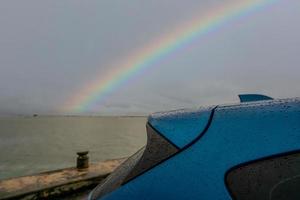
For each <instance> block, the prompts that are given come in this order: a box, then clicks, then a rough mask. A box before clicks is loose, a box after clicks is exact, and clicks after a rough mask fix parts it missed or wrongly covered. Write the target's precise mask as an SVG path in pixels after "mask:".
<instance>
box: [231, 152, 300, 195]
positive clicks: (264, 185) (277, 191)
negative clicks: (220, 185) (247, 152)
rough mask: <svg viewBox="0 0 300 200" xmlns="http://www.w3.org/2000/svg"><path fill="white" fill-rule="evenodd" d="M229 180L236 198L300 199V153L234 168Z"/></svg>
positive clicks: (232, 193)
mask: <svg viewBox="0 0 300 200" xmlns="http://www.w3.org/2000/svg"><path fill="white" fill-rule="evenodd" d="M226 183H227V186H228V189H229V191H230V193H231V195H232V197H233V199H236V200H254V199H255V200H300V153H293V154H289V155H281V156H277V157H272V158H268V159H265V160H260V161H256V162H252V163H250V164H249V163H248V164H246V165H244V166H241V167H238V168H235V169H233V170H231V171H229V172H228V173H227V176H226Z"/></svg>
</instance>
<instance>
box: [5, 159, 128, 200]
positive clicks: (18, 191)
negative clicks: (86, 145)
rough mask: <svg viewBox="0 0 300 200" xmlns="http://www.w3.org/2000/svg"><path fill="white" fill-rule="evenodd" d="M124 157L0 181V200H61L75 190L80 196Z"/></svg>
mask: <svg viewBox="0 0 300 200" xmlns="http://www.w3.org/2000/svg"><path fill="white" fill-rule="evenodd" d="M124 160H125V158H124V159H116V160H108V161H104V162H100V163H98V164H91V165H90V166H89V168H86V169H85V170H82V169H81V170H78V169H77V168H76V167H74V168H67V169H62V170H56V171H50V172H45V173H40V174H36V175H32V176H23V177H17V178H12V179H6V180H1V181H0V200H12V199H14V200H17V199H20V200H33V199H35V200H36V199H63V198H64V197H68V196H73V197H76V194H77V193H78V196H80V195H82V194H83V193H84V192H86V191H90V190H91V189H92V188H93V187H95V186H96V185H97V184H99V183H100V182H101V181H102V180H103V179H104V178H106V177H107V176H108V175H109V174H110V173H111V172H112V171H113V170H114V169H115V168H116V167H117V166H119V165H120V164H121V163H122V162H123V161H124ZM86 193H87V192H86ZM74 199H75V198H74ZM77 199H78V198H77Z"/></svg>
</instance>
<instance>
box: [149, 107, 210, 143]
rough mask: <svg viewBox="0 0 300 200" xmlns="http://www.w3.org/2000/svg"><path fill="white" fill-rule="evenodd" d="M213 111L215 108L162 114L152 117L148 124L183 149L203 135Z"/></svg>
mask: <svg viewBox="0 0 300 200" xmlns="http://www.w3.org/2000/svg"><path fill="white" fill-rule="evenodd" d="M212 110H213V107H209V108H199V109H195V110H185V109H183V110H175V111H171V112H160V113H155V114H152V115H150V116H149V118H148V122H149V123H150V124H151V125H152V126H153V128H155V129H156V130H157V131H158V132H159V133H160V134H162V135H163V136H165V137H166V138H168V139H169V140H170V141H171V142H172V143H173V144H175V145H176V146H177V147H179V148H183V147H184V146H185V145H187V144H189V143H190V142H191V141H192V140H193V139H195V138H196V137H197V136H198V135H200V134H201V133H202V131H203V130H204V129H205V127H206V125H207V123H208V121H209V118H210V115H211V113H212Z"/></svg>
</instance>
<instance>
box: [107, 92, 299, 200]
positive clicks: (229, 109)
mask: <svg viewBox="0 0 300 200" xmlns="http://www.w3.org/2000/svg"><path fill="white" fill-rule="evenodd" d="M295 150H300V100H299V98H295V99H285V100H273V101H265V102H263V101H262V102H252V103H242V104H238V105H231V106H219V107H217V108H216V109H215V111H214V115H213V117H212V122H211V124H210V127H209V128H208V129H207V131H206V132H205V134H203V135H202V137H201V138H198V140H197V142H195V143H193V144H192V145H191V146H189V147H188V148H184V149H182V150H181V151H179V152H178V153H176V154H175V155H173V156H171V157H170V158H169V159H167V160H166V161H164V162H162V163H160V164H159V165H156V166H155V167H154V168H152V169H151V170H148V171H146V172H145V173H143V174H142V175H139V176H138V177H136V178H134V179H133V180H131V181H130V182H128V183H126V184H125V185H123V186H122V187H120V188H118V189H117V190H115V191H113V192H112V193H110V194H108V195H106V196H104V197H103V198H101V199H104V200H117V199H122V200H127V199H128V200H129V199H130V200H141V199H143V200H150V199H174V200H175V199H185V200H189V199H201V200H211V199H214V200H218V199H220V200H227V199H228V200H229V199H232V198H231V196H230V194H229V192H228V190H227V188H226V184H225V180H224V177H225V174H226V172H227V171H228V170H229V169H231V168H232V167H234V166H236V165H239V164H241V163H244V162H249V161H251V160H256V159H260V158H263V157H267V156H271V155H276V154H280V153H284V152H290V151H295Z"/></svg>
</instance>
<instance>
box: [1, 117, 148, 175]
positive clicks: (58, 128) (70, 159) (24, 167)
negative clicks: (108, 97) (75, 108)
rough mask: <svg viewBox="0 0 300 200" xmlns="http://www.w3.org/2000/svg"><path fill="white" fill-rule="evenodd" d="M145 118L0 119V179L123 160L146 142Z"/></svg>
mask: <svg viewBox="0 0 300 200" xmlns="http://www.w3.org/2000/svg"><path fill="white" fill-rule="evenodd" d="M145 126H146V117H40V116H37V117H1V118H0V179H6V178H11V177H16V176H24V175H30V174H34V173H39V172H44V171H49V170H56V169H61V168H66V167H73V166H75V165H76V156H77V155H76V152H78V151H86V150H88V151H89V152H90V153H89V157H90V162H99V161H103V160H107V159H114V158H122V157H127V156H130V155H131V154H133V153H134V152H136V151H137V150H138V149H140V148H141V147H142V146H144V145H145V143H146V129H145Z"/></svg>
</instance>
